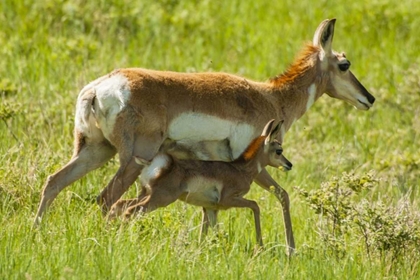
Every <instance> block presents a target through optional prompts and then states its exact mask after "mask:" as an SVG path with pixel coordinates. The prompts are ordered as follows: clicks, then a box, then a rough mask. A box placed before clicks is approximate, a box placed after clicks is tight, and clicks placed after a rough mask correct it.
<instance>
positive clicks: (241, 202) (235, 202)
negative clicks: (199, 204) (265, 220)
mask: <svg viewBox="0 0 420 280" xmlns="http://www.w3.org/2000/svg"><path fill="white" fill-rule="evenodd" d="M219 205H222V206H224V207H226V208H230V207H237V208H250V209H251V210H252V211H253V213H254V223H255V232H256V238H257V243H258V244H259V245H260V246H261V247H263V241H262V236H261V222H260V208H259V207H258V204H257V203H256V202H255V201H253V200H248V199H245V198H243V197H233V198H232V197H228V198H226V199H223V200H222V201H220V202H219Z"/></svg>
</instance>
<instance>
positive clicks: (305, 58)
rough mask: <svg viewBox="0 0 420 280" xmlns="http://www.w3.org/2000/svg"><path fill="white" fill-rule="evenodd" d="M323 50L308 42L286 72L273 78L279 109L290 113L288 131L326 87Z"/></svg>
mask: <svg viewBox="0 0 420 280" xmlns="http://www.w3.org/2000/svg"><path fill="white" fill-rule="evenodd" d="M319 53H320V49H319V48H318V47H316V46H314V45H312V44H308V45H306V46H305V47H304V49H303V50H302V51H301V53H300V54H299V55H298V56H297V58H296V59H295V61H294V62H293V63H292V64H291V65H290V67H289V68H288V69H287V70H286V71H285V72H284V73H282V74H280V75H278V76H277V77H275V78H273V79H271V80H270V83H271V85H272V87H273V90H274V92H275V96H276V97H277V99H278V106H279V110H281V112H282V115H283V116H286V118H285V122H284V125H283V129H285V131H287V130H288V129H289V128H290V126H291V125H292V123H293V122H294V121H295V120H297V119H299V118H300V117H302V115H303V114H305V112H306V111H307V110H308V109H309V108H310V107H311V106H312V105H313V103H314V102H315V101H316V100H317V99H318V98H319V97H320V96H321V95H322V94H323V92H324V91H325V87H326V80H325V77H324V75H322V72H321V71H322V70H321V65H320V64H321V61H320V59H319ZM285 104H288V105H285Z"/></svg>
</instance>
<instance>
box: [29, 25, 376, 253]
mask: <svg viewBox="0 0 420 280" xmlns="http://www.w3.org/2000/svg"><path fill="white" fill-rule="evenodd" d="M334 25H335V19H331V20H324V21H323V22H321V24H320V25H319V26H318V28H317V30H316V31H315V34H314V37H313V42H312V43H308V44H307V45H306V46H305V47H304V48H303V50H302V51H301V53H300V54H299V55H298V56H297V58H296V59H295V60H294V62H293V63H292V64H291V66H290V67H289V68H288V69H287V70H286V71H285V72H284V73H283V74H281V75H278V76H277V77H275V78H273V79H271V80H269V81H267V82H255V81H252V80H250V79H246V78H243V77H239V76H235V75H231V74H226V73H175V72H165V71H153V70H147V69H140V68H127V69H119V70H115V71H114V72H112V73H110V74H108V75H105V76H103V77H100V78H98V79H97V80H95V81H93V82H91V83H89V84H88V85H87V86H85V87H84V88H83V89H82V90H81V92H80V93H79V97H78V99H77V105H76V114H75V129H74V152H73V156H72V158H71V160H70V161H69V162H68V163H67V164H66V165H65V166H63V167H62V168H61V169H60V170H59V171H57V172H56V173H54V174H53V175H51V176H49V177H48V179H47V181H46V183H45V185H44V188H43V191H42V197H41V201H40V204H39V208H38V212H37V214H36V217H35V225H36V224H38V223H39V221H40V219H41V217H42V215H43V214H44V212H45V210H46V209H47V208H48V206H49V205H50V204H51V203H52V202H53V200H54V199H55V198H56V197H57V195H58V194H59V193H60V192H61V191H62V190H63V189H64V188H65V187H67V186H68V185H70V184H71V183H73V182H74V181H76V180H78V179H79V178H81V177H83V176H84V175H86V174H87V173H88V172H90V171H92V170H94V169H96V168H98V167H101V166H103V165H104V164H105V163H106V162H107V161H109V160H110V159H111V158H112V157H114V155H115V154H116V153H118V155H119V163H120V167H119V169H118V171H117V173H116V174H115V175H114V177H113V178H112V179H111V181H110V182H109V184H108V185H107V186H106V188H105V189H104V190H103V191H102V193H101V194H100V195H99V196H98V199H97V200H98V203H99V204H100V205H101V207H102V210H103V212H104V213H107V212H108V211H109V209H110V207H111V206H112V205H113V204H114V203H115V202H116V201H117V200H118V199H119V198H120V197H121V196H122V194H123V193H124V192H125V191H126V190H127V189H128V188H129V186H130V185H132V184H133V183H134V181H135V180H136V178H137V177H138V176H139V175H140V173H141V170H142V168H143V167H142V165H139V164H137V163H136V161H135V159H134V158H133V156H134V155H136V156H139V157H141V158H143V159H146V160H151V159H153V158H154V157H155V156H156V154H157V153H158V152H159V150H161V149H163V147H166V148H167V149H168V150H170V151H171V152H172V154H173V155H175V157H179V158H190V159H198V160H220V161H232V160H234V159H236V158H238V157H239V155H241V153H242V152H243V151H244V150H245V149H246V147H247V145H248V143H249V142H250V141H251V140H252V139H254V138H255V137H257V136H258V135H259V132H260V131H261V130H262V129H263V127H264V125H265V124H266V123H267V121H268V120H270V119H273V118H274V119H279V120H284V123H283V126H282V130H283V131H282V133H280V134H279V135H284V133H285V132H287V131H288V130H289V128H290V126H291V125H292V124H293V123H294V122H295V121H296V120H297V119H299V118H300V117H301V116H302V115H303V114H304V113H305V112H306V111H307V110H308V109H309V108H310V107H311V105H312V104H313V103H314V102H315V101H316V100H317V99H318V98H319V97H321V96H322V95H323V93H327V94H328V95H329V96H331V97H334V98H338V99H342V100H345V101H347V102H348V103H350V104H352V105H353V106H355V107H356V108H357V109H360V110H368V109H369V108H370V107H371V106H372V105H373V102H374V101H375V98H374V97H373V96H372V95H371V94H370V93H369V92H368V91H367V90H366V89H365V88H364V87H363V85H362V84H361V83H360V82H359V81H358V80H357V79H356V77H355V76H354V75H353V73H352V72H351V71H350V69H349V67H350V62H349V60H348V59H347V58H346V56H345V54H344V53H338V52H334V51H333V50H332V41H333V35H334ZM279 140H280V141H281V140H282V139H279ZM255 182H256V183H257V184H258V185H259V186H261V187H262V188H264V189H265V190H271V188H270V187H271V186H273V187H274V192H273V193H274V195H275V196H276V197H277V198H278V199H279V201H280V202H281V204H282V208H283V219H284V224H285V232H286V241H287V248H288V252H289V253H291V252H293V249H294V248H295V245H294V238H293V231H292V222H291V219H290V213H289V196H288V194H287V192H286V191H285V190H284V189H283V188H282V187H281V186H280V185H278V184H277V183H276V182H275V181H274V180H273V178H272V177H271V176H270V175H269V173H268V172H267V171H266V170H262V171H261V172H260V173H259V174H258V176H257V177H256V178H255Z"/></svg>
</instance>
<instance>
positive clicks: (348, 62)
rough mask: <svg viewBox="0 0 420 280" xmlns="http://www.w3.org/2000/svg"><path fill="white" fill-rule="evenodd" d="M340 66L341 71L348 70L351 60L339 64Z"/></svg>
mask: <svg viewBox="0 0 420 280" xmlns="http://www.w3.org/2000/svg"><path fill="white" fill-rule="evenodd" d="M338 68H340V70H341V71H343V72H344V71H347V70H348V69H349V68H350V61H347V62H346V63H342V64H338Z"/></svg>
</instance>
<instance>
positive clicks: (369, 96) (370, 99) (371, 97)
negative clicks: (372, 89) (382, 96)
mask: <svg viewBox="0 0 420 280" xmlns="http://www.w3.org/2000/svg"><path fill="white" fill-rule="evenodd" d="M367 99H368V101H369V102H370V103H371V104H373V103H375V97H373V95H372V94H370V93H369V95H368V96H367Z"/></svg>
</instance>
